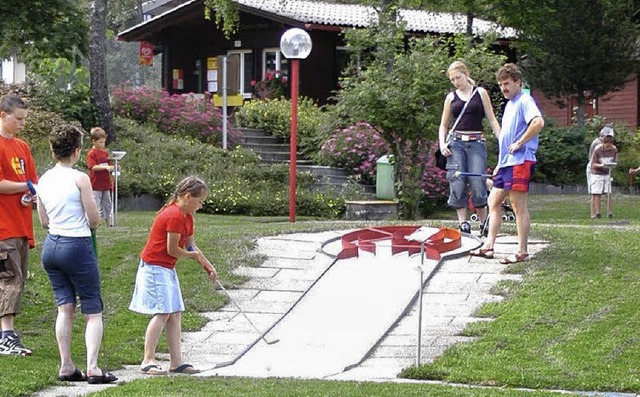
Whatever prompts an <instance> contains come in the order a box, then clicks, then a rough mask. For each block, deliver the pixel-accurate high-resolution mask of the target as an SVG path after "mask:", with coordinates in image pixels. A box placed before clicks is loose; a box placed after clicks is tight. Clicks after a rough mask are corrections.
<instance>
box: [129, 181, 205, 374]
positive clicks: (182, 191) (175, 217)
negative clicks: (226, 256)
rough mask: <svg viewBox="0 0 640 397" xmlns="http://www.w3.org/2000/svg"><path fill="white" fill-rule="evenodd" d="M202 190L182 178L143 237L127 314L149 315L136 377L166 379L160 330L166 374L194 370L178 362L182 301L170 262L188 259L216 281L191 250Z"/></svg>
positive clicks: (195, 250)
mask: <svg viewBox="0 0 640 397" xmlns="http://www.w3.org/2000/svg"><path fill="white" fill-rule="evenodd" d="M207 192H208V188H207V185H206V184H205V183H204V182H203V181H202V180H200V179H199V178H196V177H193V176H190V177H187V178H185V179H183V180H182V181H181V182H180V183H178V186H177V187H176V191H175V192H174V193H173V195H172V196H171V198H170V199H169V201H168V202H167V204H165V206H164V207H162V208H161V209H160V211H158V215H157V216H156V219H155V220H154V221H153V225H152V226H151V231H150V232H149V238H148V240H147V243H146V245H145V247H144V249H143V250H142V254H141V255H140V265H139V267H138V273H137V275H136V284H135V288H134V291H133V297H132V298H131V304H130V305H129V310H132V311H135V312H138V313H142V314H150V315H152V316H153V317H152V318H151V320H150V321H149V325H148V326H147V330H146V333H145V341H144V358H143V360H142V363H141V365H140V368H139V369H138V372H139V373H141V374H145V375H165V374H167V372H166V371H164V370H163V369H162V368H161V367H160V366H159V365H158V362H157V361H156V357H155V354H156V347H157V345H158V341H159V339H160V334H161V333H162V330H163V328H164V327H165V326H166V327H167V331H166V336H167V345H168V346H169V357H170V361H169V372H172V373H182V374H197V373H199V372H200V370H198V369H195V368H194V367H193V366H192V365H190V364H186V363H184V362H183V360H182V351H181V328H182V312H183V311H184V302H183V300H182V291H181V290H180V282H179V281H178V275H177V273H176V269H175V267H176V262H177V261H178V259H180V258H189V259H193V260H194V261H196V262H198V263H199V264H200V266H202V267H203V268H204V270H205V271H206V272H207V273H208V274H209V278H210V279H211V280H212V281H216V279H217V273H216V269H215V268H214V267H213V265H212V264H211V262H209V260H208V259H207V258H206V257H205V256H204V254H203V253H202V251H200V249H198V247H196V245H195V243H194V239H193V235H194V227H193V214H194V213H195V212H196V211H197V210H199V209H200V208H202V203H203V202H204V200H205V198H206V196H207Z"/></svg>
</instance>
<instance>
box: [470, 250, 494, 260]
mask: <svg viewBox="0 0 640 397" xmlns="http://www.w3.org/2000/svg"><path fill="white" fill-rule="evenodd" d="M469 255H471V256H477V257H479V258H485V259H493V248H478V249H476V250H471V251H469Z"/></svg>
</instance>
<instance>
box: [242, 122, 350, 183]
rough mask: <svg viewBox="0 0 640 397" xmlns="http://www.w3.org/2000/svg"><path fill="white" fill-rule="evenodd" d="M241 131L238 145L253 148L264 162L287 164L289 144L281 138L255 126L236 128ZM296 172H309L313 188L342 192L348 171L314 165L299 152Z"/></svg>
mask: <svg viewBox="0 0 640 397" xmlns="http://www.w3.org/2000/svg"><path fill="white" fill-rule="evenodd" d="M238 130H239V131H240V132H241V133H242V139H241V140H240V146H242V147H245V148H247V149H251V150H253V151H254V152H255V153H257V154H258V155H259V156H260V158H261V160H262V162H263V163H265V164H280V163H285V164H289V161H290V158H291V156H290V145H289V142H286V141H285V140H284V139H283V138H280V137H276V136H273V135H270V134H268V133H266V132H264V131H262V130H259V129H255V128H238ZM296 170H297V172H310V173H311V174H313V175H314V177H315V178H314V179H315V180H316V182H315V183H314V186H313V188H314V190H317V191H323V192H324V191H328V190H334V191H337V192H342V191H343V188H344V185H345V184H346V183H347V181H348V173H347V172H346V171H345V170H343V169H340V168H335V167H327V166H321V165H315V164H313V162H312V161H311V160H309V159H306V158H304V155H303V154H302V153H300V152H298V153H297V155H296Z"/></svg>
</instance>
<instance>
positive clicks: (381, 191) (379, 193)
mask: <svg viewBox="0 0 640 397" xmlns="http://www.w3.org/2000/svg"><path fill="white" fill-rule="evenodd" d="M394 163H395V161H394V159H393V155H392V154H387V155H385V156H382V157H380V158H379V159H378V161H376V198H378V199H382V200H393V199H394V198H396V193H395V191H394V188H393V164H394Z"/></svg>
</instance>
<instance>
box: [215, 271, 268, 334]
mask: <svg viewBox="0 0 640 397" xmlns="http://www.w3.org/2000/svg"><path fill="white" fill-rule="evenodd" d="M216 283H218V287H220V289H221V290H222V291H223V292H224V293H225V294H226V295H227V296H228V297H229V300H230V301H231V302H232V303H233V304H234V305H235V307H236V308H238V311H239V312H240V313H242V315H243V316H244V318H246V319H247V321H248V322H249V324H251V326H252V327H253V329H255V330H256V331H258V333H259V334H260V335H261V337H262V340H264V341H265V342H266V343H267V344H268V345H272V344H274V343H276V342H278V339H275V340H272V341H269V340H267V338H265V337H264V335H263V332H262V331H261V330H260V329H259V328H258V327H256V325H255V324H254V323H253V321H251V319H250V318H249V316H247V313H245V312H244V310H242V308H241V307H240V305H239V304H238V302H236V300H235V299H233V298H232V297H231V294H229V291H227V290H226V289H225V288H224V287H223V286H222V283H221V282H220V280H216Z"/></svg>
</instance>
